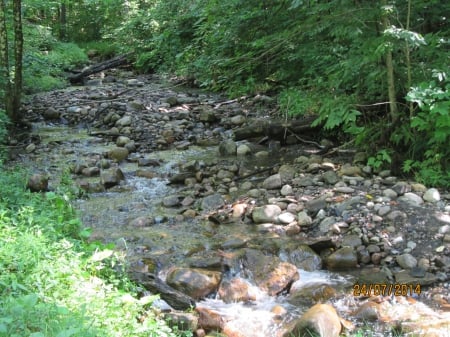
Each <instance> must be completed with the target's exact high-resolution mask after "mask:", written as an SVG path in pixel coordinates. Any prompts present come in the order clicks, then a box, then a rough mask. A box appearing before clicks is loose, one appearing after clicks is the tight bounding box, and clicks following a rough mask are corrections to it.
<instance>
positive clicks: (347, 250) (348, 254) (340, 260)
mask: <svg viewBox="0 0 450 337" xmlns="http://www.w3.org/2000/svg"><path fill="white" fill-rule="evenodd" d="M325 262H326V265H327V267H328V268H329V269H330V270H345V269H349V268H355V267H356V265H357V264H358V257H357V254H356V252H355V251H354V250H353V248H352V247H342V248H340V249H338V250H337V251H335V252H334V253H332V254H331V255H330V256H328V257H327V258H326V260H325Z"/></svg>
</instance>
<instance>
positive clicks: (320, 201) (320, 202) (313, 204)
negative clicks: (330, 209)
mask: <svg viewBox="0 0 450 337" xmlns="http://www.w3.org/2000/svg"><path fill="white" fill-rule="evenodd" d="M326 207H327V201H326V200H325V198H316V199H311V200H309V201H308V202H306V204H305V208H306V209H307V210H308V211H309V212H311V213H317V212H318V211H320V210H321V209H323V208H326Z"/></svg>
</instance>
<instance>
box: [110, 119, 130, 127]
mask: <svg viewBox="0 0 450 337" xmlns="http://www.w3.org/2000/svg"><path fill="white" fill-rule="evenodd" d="M131 121H132V120H131V116H124V117H122V118H120V119H118V120H117V121H116V123H115V124H114V125H115V126H116V127H118V128H123V127H125V126H130V125H131Z"/></svg>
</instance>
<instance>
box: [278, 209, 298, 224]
mask: <svg viewBox="0 0 450 337" xmlns="http://www.w3.org/2000/svg"><path fill="white" fill-rule="evenodd" d="M295 220H296V217H295V215H294V214H292V213H289V212H283V213H281V214H280V215H279V216H278V222H279V223H282V224H290V223H291V222H294V221H295Z"/></svg>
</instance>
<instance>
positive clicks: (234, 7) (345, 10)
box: [105, 0, 450, 186]
mask: <svg viewBox="0 0 450 337" xmlns="http://www.w3.org/2000/svg"><path fill="white" fill-rule="evenodd" d="M449 10H450V5H449V4H448V3H446V2H442V1H414V2H413V1H403V2H398V1H397V2H393V1H388V0H380V1H354V0H352V1H350V0H345V1H337V0H334V1H302V0H291V1H281V0H278V1H253V0H250V1H248V0H246V1H242V0H233V1H209V0H208V1H206V0H196V1H189V2H187V1H139V2H137V4H136V6H135V7H134V8H133V9H132V10H130V11H129V12H128V15H127V17H126V18H125V20H123V22H122V24H121V25H119V26H118V27H117V28H116V29H115V30H112V31H110V33H109V34H107V35H105V37H107V38H114V39H115V40H116V41H117V40H118V41H119V42H120V44H121V45H122V46H127V47H128V48H129V49H132V50H134V51H136V52H137V61H136V65H137V67H138V68H140V69H142V70H143V71H149V70H154V69H159V70H165V71H170V72H176V73H178V74H179V75H182V76H185V77H186V78H188V79H191V80H195V81H196V82H197V83H198V84H200V85H201V86H202V87H205V88H208V89H213V90H226V91H227V92H228V93H229V94H230V95H231V96H239V95H242V94H249V93H261V92H268V93H276V94H278V97H279V104H280V107H281V110H282V112H283V113H288V114H291V115H304V114H315V115H317V117H318V118H317V120H316V123H317V124H322V125H323V126H324V128H325V129H328V130H335V131H336V132H335V134H339V135H340V137H341V139H342V138H343V137H344V136H346V137H349V136H351V137H356V141H357V145H358V146H359V147H361V148H362V149H364V150H366V151H367V152H368V154H369V156H370V157H369V158H368V162H369V163H370V164H372V166H374V167H376V168H381V167H383V166H385V164H390V166H391V168H392V169H393V170H394V172H396V173H401V172H400V171H403V172H407V173H416V175H417V178H418V179H421V180H422V181H423V182H426V183H430V184H438V185H446V186H449V184H450V173H449V171H450V170H449V168H450V163H449V159H448V158H449V157H450V153H449V151H450V150H449V147H448V146H447V144H448V141H449V139H448V135H449V134H450V132H449V131H450V121H449V120H450V117H449V109H448V75H449V69H448V64H449V56H448V55H449V54H448V50H449V48H448V45H449V41H448V33H449V23H448V19H447V18H446V17H445V15H444V13H448V12H449ZM436 117H438V118H436ZM388 166H389V165H388Z"/></svg>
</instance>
